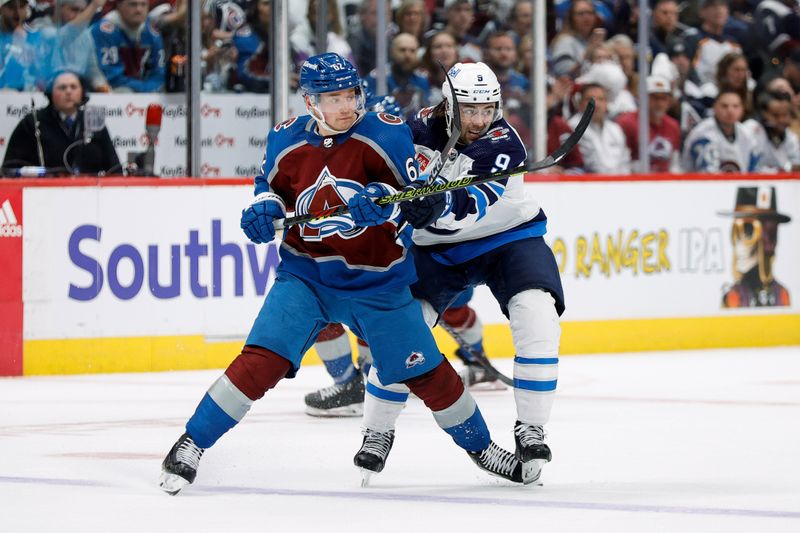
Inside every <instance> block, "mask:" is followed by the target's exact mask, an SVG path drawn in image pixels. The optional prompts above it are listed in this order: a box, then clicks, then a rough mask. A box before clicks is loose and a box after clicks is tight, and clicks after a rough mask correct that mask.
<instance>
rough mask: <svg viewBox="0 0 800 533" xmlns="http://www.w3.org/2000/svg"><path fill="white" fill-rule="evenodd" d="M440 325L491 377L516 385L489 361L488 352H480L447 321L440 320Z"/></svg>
mask: <svg viewBox="0 0 800 533" xmlns="http://www.w3.org/2000/svg"><path fill="white" fill-rule="evenodd" d="M439 326H440V327H441V328H442V329H443V330H445V331H446V332H447V333H449V334H450V336H451V337H453V340H455V341H456V343H458V346H459V348H461V349H462V350H464V351H465V352H467V353H468V354H469V356H470V357H471V358H472V361H473V362H474V363H476V364H478V365H479V366H480V367H481V368H483V369H484V370H485V371H486V372H487V373H488V374H489V376H490V377H493V378H495V379H497V380H499V381H501V382H502V383H505V384H506V385H509V386H511V387H513V386H514V380H513V379H511V378H510V377H508V376H506V375H505V374H503V373H502V372H500V371H499V370H497V368H495V366H494V365H493V364H492V362H491V361H489V359H488V358H487V357H486V354H484V353H483V352H479V351H478V350H476V349H475V348H473V347H472V346H471V345H470V344H469V343H468V342H467V341H465V340H464V337H462V336H461V335H459V333H458V332H457V331H456V330H455V329H454V328H453V327H451V326H450V325H449V324H447V323H445V321H444V320H440V321H439Z"/></svg>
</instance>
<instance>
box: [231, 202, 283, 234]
mask: <svg viewBox="0 0 800 533" xmlns="http://www.w3.org/2000/svg"><path fill="white" fill-rule="evenodd" d="M285 216H286V205H285V204H284V203H283V199H281V197H280V196H278V195H277V194H274V193H271V192H262V193H261V194H259V195H258V196H256V197H255V198H253V202H252V203H251V204H250V205H249V206H248V207H247V208H246V209H244V210H242V220H241V222H240V224H239V225H240V226H241V228H242V230H243V231H244V234H245V235H247V238H248V239H250V240H251V241H253V242H254V243H256V244H266V243H268V242H271V241H272V239H274V238H275V226H274V225H273V223H272V221H273V220H275V219H276V218H284V217H285Z"/></svg>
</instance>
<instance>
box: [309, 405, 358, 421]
mask: <svg viewBox="0 0 800 533" xmlns="http://www.w3.org/2000/svg"><path fill="white" fill-rule="evenodd" d="M306 414H307V415H309V416H316V417H319V418H349V417H356V416H361V415H363V414H364V404H363V403H354V404H352V405H345V406H342V407H333V408H331V409H319V408H317V407H311V406H309V405H307V406H306Z"/></svg>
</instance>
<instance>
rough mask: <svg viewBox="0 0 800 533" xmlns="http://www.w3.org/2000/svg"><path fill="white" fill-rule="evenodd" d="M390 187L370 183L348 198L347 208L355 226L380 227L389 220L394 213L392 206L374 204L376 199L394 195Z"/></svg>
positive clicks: (383, 184)
mask: <svg viewBox="0 0 800 533" xmlns="http://www.w3.org/2000/svg"><path fill="white" fill-rule="evenodd" d="M396 192H397V191H395V190H394V189H393V188H392V187H390V186H388V185H386V184H385V183H370V184H369V185H367V186H366V187H364V188H363V189H361V192H360V193H358V194H356V195H355V196H353V197H352V198H350V201H349V202H347V207H348V208H349V209H350V216H351V217H353V222H355V224H356V226H361V227H364V226H380V225H381V224H383V223H384V222H386V221H387V220H389V219H390V218H392V213H393V212H394V205H393V204H387V205H384V206H380V205H378V204H376V203H375V199H376V198H380V197H381V196H388V195H390V194H394V193H396Z"/></svg>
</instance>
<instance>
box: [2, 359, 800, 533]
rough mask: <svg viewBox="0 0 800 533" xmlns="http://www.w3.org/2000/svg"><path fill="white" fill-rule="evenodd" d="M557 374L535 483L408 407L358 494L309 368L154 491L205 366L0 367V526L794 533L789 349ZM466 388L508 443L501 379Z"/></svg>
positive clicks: (351, 427) (796, 446)
mask: <svg viewBox="0 0 800 533" xmlns="http://www.w3.org/2000/svg"><path fill="white" fill-rule="evenodd" d="M496 364H497V366H498V367H499V368H501V369H502V370H504V371H506V372H507V373H510V369H511V360H510V359H499V360H496ZM560 366H561V369H560V378H559V383H558V396H557V398H556V402H555V407H554V409H553V414H552V419H551V422H550V424H549V425H548V426H547V430H548V433H549V437H548V438H549V443H550V446H551V448H552V450H553V462H552V463H550V464H549V465H548V466H547V467H546V468H545V470H544V473H543V475H542V481H543V482H544V485H543V486H527V487H522V486H515V485H513V484H511V483H509V482H505V481H503V480H498V479H495V478H491V477H489V476H487V475H485V474H484V473H482V472H480V471H478V470H477V468H476V467H475V466H474V465H473V464H472V462H471V461H470V460H469V458H468V457H467V455H466V454H465V453H464V452H462V451H461V450H459V449H458V448H457V447H456V446H455V445H454V444H453V443H452V442H451V441H450V439H449V437H447V436H446V434H444V433H443V432H442V431H441V430H439V429H438V427H437V426H436V425H435V422H434V421H433V418H432V416H431V415H430V413H429V412H428V411H427V410H426V408H425V406H424V405H423V404H422V403H421V402H420V401H419V400H411V401H410V403H409V405H408V407H407V408H406V410H405V411H404V413H403V414H402V416H401V417H400V420H399V422H398V427H397V438H396V441H395V445H394V448H393V450H392V454H391V456H390V457H389V461H388V462H387V466H386V469H385V470H384V471H383V472H382V473H381V474H378V475H374V476H373V477H372V480H371V482H370V486H369V487H368V488H366V489H362V488H361V487H360V481H361V477H360V474H359V472H358V470H357V469H356V468H355V467H354V466H353V464H352V458H353V454H355V452H356V451H357V449H358V447H359V445H360V443H361V436H360V433H359V425H360V421H359V420H358V419H338V420H335V419H314V418H311V417H308V416H306V415H305V414H303V396H304V394H305V393H307V392H309V391H310V390H313V389H315V388H317V387H319V386H323V385H327V384H329V379H328V378H327V376H326V375H325V373H324V369H323V368H322V367H321V366H311V367H308V368H304V369H303V370H302V371H301V372H300V374H299V375H298V377H297V378H296V379H294V380H286V381H284V382H282V383H281V384H280V385H279V386H278V389H277V390H274V391H270V392H269V393H267V395H266V396H265V398H264V399H262V400H260V401H259V402H257V403H256V404H255V405H254V407H253V409H252V410H251V412H250V414H248V416H247V417H246V418H245V420H244V421H243V422H242V423H241V424H239V426H238V427H236V428H234V429H233V430H232V431H231V432H230V433H229V434H227V435H226V436H224V437H223V438H222V439H221V440H220V442H219V443H218V444H217V445H216V446H215V447H213V448H212V449H210V450H208V451H207V452H206V454H205V455H204V456H203V459H202V462H201V466H200V471H199V474H198V478H197V480H196V482H195V484H194V485H191V486H189V487H187V488H186V489H185V490H184V491H183V492H182V493H181V494H179V495H178V496H176V497H170V496H168V495H166V494H164V493H162V492H161V491H159V490H158V489H157V488H156V485H155V482H156V479H157V477H158V474H159V469H160V462H161V460H162V458H163V456H164V454H165V453H166V452H167V450H168V449H169V448H170V446H171V445H172V444H173V442H174V441H175V440H176V439H177V437H178V436H179V435H180V434H181V433H182V430H183V424H184V423H185V421H186V419H187V418H188V416H189V415H191V413H192V412H193V410H194V407H195V405H196V404H197V402H198V401H199V399H200V397H201V396H202V394H203V392H204V391H205V389H206V388H207V387H208V386H209V385H210V384H211V383H212V382H213V380H214V379H215V378H216V377H217V376H218V375H219V373H220V372H219V371H198V372H167V373H157V374H110V375H86V376H69V377H61V376H59V377H26V378H7V379H0V532H9V533H17V532H37V533H39V532H50V531H59V532H73V531H74V532H114V533H127V532H137V533H140V532H172V531H176V532H177V531H180V532H205V531H214V532H218V531H237V530H238V531H245V530H246V531H279V532H314V533H322V532H331V531H367V530H369V531H373V530H374V531H381V532H384V531H414V532H427V531H440V532H442V533H444V532H445V531H446V532H450V531H456V532H461V531H486V532H487V533H488V532H489V531H492V532H494V531H508V532H510V533H517V532H519V533H522V532H526V533H527V532H541V533H556V532H564V531H576V532H577V531H581V532H588V531H592V532H606V531H607V532H614V533H620V532H634V531H635V532H652V531H669V532H687V531H697V532H703V533H708V532H717V531H718V532H724V533H736V532H745V531H746V532H753V531H758V532H765V533H766V532H770V533H773V532H783V531H786V532H790V531H791V532H793V533H794V532H797V531H800V348H799V347H792V348H774V349H746V350H714V351H693V352H670V353H666V352H661V353H651V354H635V355H601V356H594V355H593V356H569V357H562V359H561V365H560ZM475 397H476V399H477V400H478V404H479V405H480V406H481V409H482V411H483V414H484V417H485V418H486V420H487V422H488V423H489V426H490V429H491V430H492V433H493V437H494V439H495V440H496V441H497V442H498V443H499V444H501V445H503V446H505V447H507V448H509V449H510V448H511V447H512V446H513V437H512V434H511V428H512V425H513V423H514V420H515V418H516V414H515V408H514V400H513V393H512V392H511V390H510V389H509V390H506V391H502V392H482V393H481V392H477V393H475ZM245 528H246V529H245Z"/></svg>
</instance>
